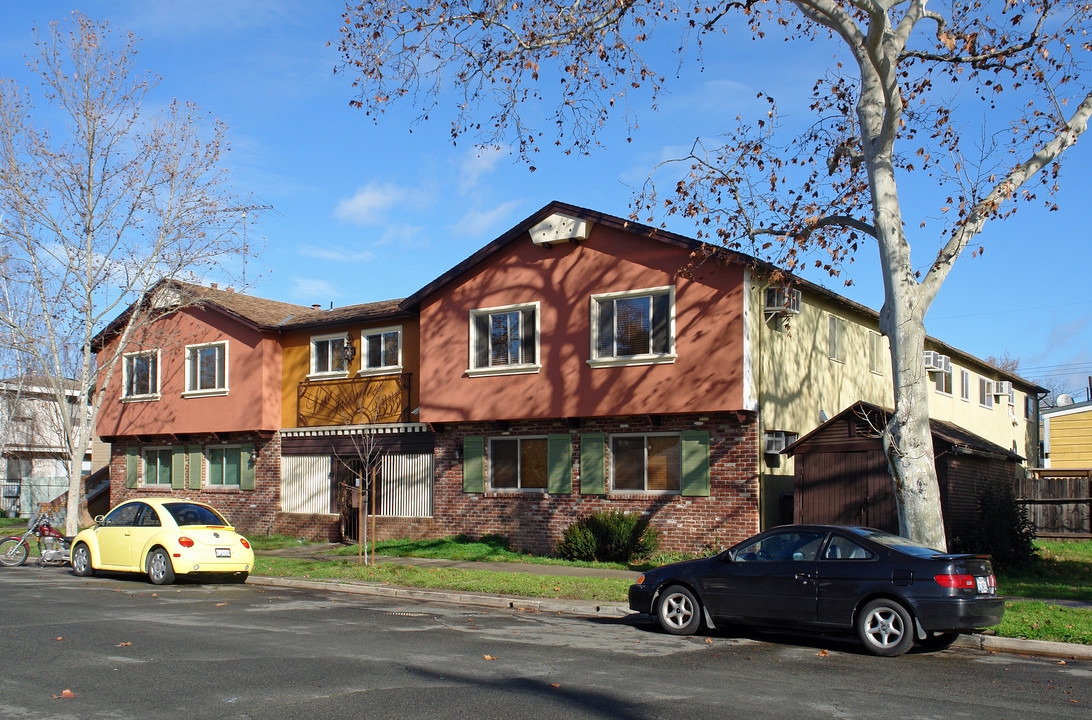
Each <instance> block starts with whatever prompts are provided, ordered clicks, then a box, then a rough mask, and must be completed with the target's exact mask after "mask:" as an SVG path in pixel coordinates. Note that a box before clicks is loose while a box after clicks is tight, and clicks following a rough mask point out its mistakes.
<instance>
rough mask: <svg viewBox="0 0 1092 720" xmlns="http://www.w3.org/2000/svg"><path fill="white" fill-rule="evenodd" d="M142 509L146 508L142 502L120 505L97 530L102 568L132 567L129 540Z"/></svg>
mask: <svg viewBox="0 0 1092 720" xmlns="http://www.w3.org/2000/svg"><path fill="white" fill-rule="evenodd" d="M142 507H144V503H142V502H129V503H125V504H124V505H119V506H117V507H116V508H114V509H113V510H111V511H110V513H109V514H108V515H107V516H106V517H104V518H103V519H102V524H100V525H99V526H98V527H97V528H95V538H96V539H97V540H98V544H99V565H100V566H102V567H110V568H127V567H131V564H130V552H129V540H130V538H131V536H132V534H133V526H134V525H135V523H136V521H137V517H138V516H139V515H140V510H141V508H142Z"/></svg>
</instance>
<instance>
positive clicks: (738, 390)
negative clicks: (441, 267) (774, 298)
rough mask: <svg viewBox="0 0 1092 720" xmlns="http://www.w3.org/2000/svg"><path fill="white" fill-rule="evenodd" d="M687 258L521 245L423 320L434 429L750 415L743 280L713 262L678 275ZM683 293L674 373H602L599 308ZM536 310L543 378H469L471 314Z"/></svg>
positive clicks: (641, 248) (594, 246)
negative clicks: (595, 298) (663, 292)
mask: <svg viewBox="0 0 1092 720" xmlns="http://www.w3.org/2000/svg"><path fill="white" fill-rule="evenodd" d="M690 260H691V258H690V255H689V253H688V252H687V251H686V250H684V249H681V248H679V247H676V246H673V245H669V244H667V243H664V242H660V241H658V240H652V239H649V238H645V237H642V236H638V235H634V234H631V233H627V232H624V231H620V230H615V229H613V228H606V227H604V226H596V227H595V228H594V229H593V231H592V235H591V237H590V238H589V239H588V240H587V241H585V242H582V243H580V244H579V245H572V244H569V243H563V244H558V245H555V246H553V247H551V248H549V249H547V248H543V247H540V246H537V245H535V244H533V243H532V242H531V239H530V237H529V236H526V235H524V236H521V237H519V238H517V239H516V240H515V241H513V242H512V243H510V244H508V245H507V246H505V247H504V248H503V249H501V250H500V251H499V252H497V253H496V254H494V255H492V256H490V257H489V258H488V259H486V260H485V261H483V262H482V263H480V264H478V265H477V266H475V267H474V268H473V269H472V270H470V271H469V272H467V273H466V274H465V275H463V276H462V277H460V278H458V279H457V280H456V281H454V282H452V283H449V284H448V285H447V286H445V287H443V288H441V289H440V290H439V291H438V292H437V293H436V294H435V295H433V296H431V297H429V298H426V299H425V301H424V302H423V303H422V308H421V329H422V332H421V415H420V419H421V420H422V421H424V422H454V421H472V420H490V419H521V418H550V417H596V416H610V415H627V414H641V413H656V414H661V413H677V412H695V411H697V412H711V411H718V410H738V409H743V350H744V348H743V334H744V320H743V307H744V297H745V292H744V291H745V288H744V283H743V278H744V273H743V270H742V268H740V267H737V266H732V265H722V264H719V263H714V262H712V261H710V262H708V263H707V264H700V265H698V266H697V267H696V268H694V269H693V272H692V273H688V274H687V275H678V276H677V273H679V271H680V270H683V269H684V268H686V266H687V265H688V263H689V262H690ZM667 285H674V286H675V338H676V346H675V350H676V353H677V355H678V358H677V359H676V360H675V362H674V363H672V364H663V365H638V366H628V367H607V368H592V367H590V366H589V365H588V363H587V361H588V359H589V358H590V357H591V352H590V350H591V336H590V328H589V323H590V314H591V309H590V297H591V295H592V294H595V293H609V292H623V291H629V290H638V289H642V288H652V287H662V286H667ZM534 301H538V302H540V303H541V306H540V318H539V323H540V328H541V342H540V356H541V364H542V368H541V371H540V372H538V373H537V374H531V375H501V376H488V377H474V378H471V377H468V376H467V374H466V370H467V368H468V365H469V327H468V326H469V313H470V311H471V310H474V309H478V308H486V307H497V306H505V305H512V304H518V303H527V302H534Z"/></svg>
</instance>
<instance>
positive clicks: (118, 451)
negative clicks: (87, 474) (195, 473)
mask: <svg viewBox="0 0 1092 720" xmlns="http://www.w3.org/2000/svg"><path fill="white" fill-rule="evenodd" d="M239 443H246V444H253V445H254V446H255V448H256V449H257V451H258V457H257V461H256V462H255V464H254V489H253V490H234V489H221V488H212V487H209V486H208V485H207V480H208V478H206V477H204V472H205V469H204V468H202V470H201V472H202V483H201V489H200V490H190V489H188V488H184V489H180V490H172V489H171V488H170V487H167V486H163V485H155V486H151V487H136V488H127V487H125V453H126V451H127V450H128V449H129V448H130V447H137V448H138V449H139V448H142V447H164V446H182V447H187V448H188V447H193V446H198V445H200V446H201V447H202V448H203V447H204V446H206V445H224V444H229V445H231V444H239ZM141 464H142V465H143V461H142V463H141ZM186 465H187V472H188V470H189V468H188V465H189V455H188V453H187V455H186ZM202 465H204V463H202ZM142 472H143V468H142ZM280 493H281V441H280V435H279V434H278V435H274V436H273V437H272V438H262V437H259V436H258V435H257V434H256V433H233V434H231V435H227V434H221V435H217V436H213V435H209V436H198V435H191V436H185V437H183V438H172V439H170V440H163V441H156V440H149V441H147V442H145V443H143V444H141V445H136V444H134V443H126V442H125V441H124V440H120V441H118V442H115V443H114V444H113V445H112V446H111V450H110V501H111V503H112V504H113V505H117V504H118V503H120V502H123V501H125V500H129V499H130V498H140V497H141V496H144V497H151V496H164V495H170V496H176V497H179V498H187V499H190V500H198V501H200V502H203V503H208V504H209V505H212V506H213V507H214V508H216V509H217V510H219V511H220V512H221V513H222V514H223V515H224V516H225V517H226V518H227V520H228V522H230V523H231V524H232V525H234V526H235V528H236V529H237V530H238V531H239V532H241V533H243V534H252V535H253V534H265V533H268V532H270V531H271V529H272V528H273V526H274V522H275V519H276V515H277V514H278V511H279V510H280Z"/></svg>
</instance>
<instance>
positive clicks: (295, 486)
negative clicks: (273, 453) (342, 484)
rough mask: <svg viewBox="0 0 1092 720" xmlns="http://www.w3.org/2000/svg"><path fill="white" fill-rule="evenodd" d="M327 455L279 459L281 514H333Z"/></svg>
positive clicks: (332, 497)
mask: <svg viewBox="0 0 1092 720" xmlns="http://www.w3.org/2000/svg"><path fill="white" fill-rule="evenodd" d="M331 471H332V467H331V458H330V456H329V455H285V456H282V457H281V512H286V513H311V514H314V513H336V512H337V508H336V507H334V489H333V480H332V479H331Z"/></svg>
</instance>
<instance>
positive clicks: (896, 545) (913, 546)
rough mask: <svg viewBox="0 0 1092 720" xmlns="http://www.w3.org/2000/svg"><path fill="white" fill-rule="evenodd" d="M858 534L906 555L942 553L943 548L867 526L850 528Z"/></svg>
mask: <svg viewBox="0 0 1092 720" xmlns="http://www.w3.org/2000/svg"><path fill="white" fill-rule="evenodd" d="M850 529H851V530H852V531H853V532H855V533H857V534H858V535H862V536H864V537H866V538H868V539H869V540H871V541H872V542H877V543H879V544H881V545H886V546H887V547H889V548H893V549H895V550H898V551H899V552H904V553H906V554H907V555H913V556H915V557H932V556H934V555H943V554H944V551H943V550H934V549H932V548H927V547H924V546H922V545H918V544H917V543H915V542H914V541H913V540H911V539H909V538H904V537H902V536H901V535H892V534H891V533H885V532H883V531H881V530H870V529H868V528H850Z"/></svg>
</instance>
